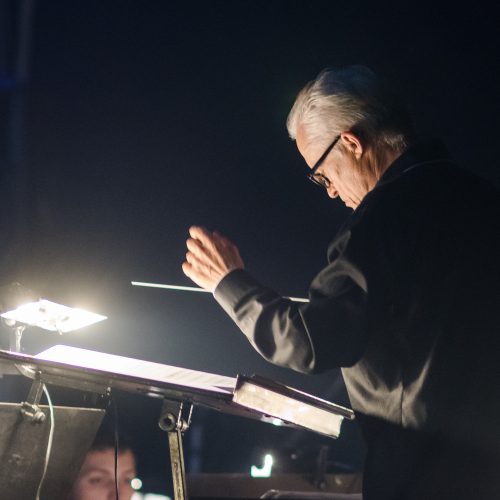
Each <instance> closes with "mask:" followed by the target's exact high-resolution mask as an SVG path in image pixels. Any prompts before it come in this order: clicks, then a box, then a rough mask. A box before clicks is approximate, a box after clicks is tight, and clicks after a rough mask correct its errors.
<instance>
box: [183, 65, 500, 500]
mask: <svg viewBox="0 0 500 500" xmlns="http://www.w3.org/2000/svg"><path fill="white" fill-rule="evenodd" d="M287 125H288V130H289V133H290V136H291V137H292V139H295V140H296V144H297V147H298V149H299V151H300V153H301V154H302V156H303V157H304V159H305V161H306V163H307V165H308V166H309V168H310V170H309V172H308V177H309V178H310V179H311V180H312V181H313V182H315V183H316V184H319V185H320V186H322V187H323V188H325V189H326V191H327V193H328V195H329V196H330V197H332V198H336V197H339V198H340V199H341V200H342V201H343V202H344V203H345V204H346V205H347V206H348V207H351V208H352V209H353V212H352V214H351V215H350V217H349V218H348V220H347V221H346V223H345V224H344V226H343V227H342V228H341V230H340V231H339V232H338V234H337V236H336V237H335V238H334V240H333V241H332V243H331V245H330V247H329V249H328V264H327V265H326V266H325V268H324V269H323V270H321V271H320V272H319V274H318V275H317V276H316V277H315V278H314V280H313V281H312V284H311V286H310V290H309V299H310V300H309V303H307V304H300V305H299V304H297V303H294V302H291V301H289V300H287V299H285V298H282V297H280V296H279V295H278V294H277V293H275V292H274V291H273V290H272V289H270V288H267V287H265V286H263V285H261V284H260V283H259V282H258V281H257V280H256V279H255V278H254V277H253V276H252V275H251V274H250V273H248V272H247V271H246V270H244V265H243V262H242V260H241V257H240V255H239V252H238V249H237V248H236V247H235V246H234V245H233V244H232V243H231V242H230V241H229V240H227V239H226V238H224V237H222V236H221V235H220V234H218V233H211V232H208V231H207V230H205V229H203V228H200V227H192V228H191V229H190V239H189V240H188V241H187V247H188V252H187V257H186V261H187V262H185V263H184V264H183V270H184V272H185V274H186V275H187V276H189V277H190V278H191V279H192V280H193V281H195V282H196V283H197V284H198V285H200V286H202V287H204V288H206V289H209V290H212V291H213V292H214V296H215V299H216V300H217V301H218V302H219V303H220V305H221V306H222V307H223V308H224V310H225V311H226V312H227V313H228V314H229V315H230V316H231V318H232V319H233V320H234V321H235V322H236V324H237V325H238V326H239V327H240V329H241V330H242V331H243V333H244V334H245V335H246V336H247V338H248V339H249V341H250V342H251V344H252V345H253V346H254V347H255V348H256V349H257V350H258V351H259V352H260V353H261V354H262V355H263V356H264V357H265V358H266V359H268V360H269V361H271V362H273V363H276V364H279V365H281V366H286V367H290V368H292V369H295V370H298V371H301V372H305V373H314V372H321V371H324V370H328V369H330V368H333V367H341V368H342V373H343V376H344V380H345V383H346V387H347V390H348V393H349V397H350V401H351V404H352V407H353V409H354V410H355V412H356V414H357V419H358V422H359V424H360V426H361V428H362V432H363V435H364V437H365V440H366V444H367V457H366V464H365V470H364V491H363V495H364V499H365V500H374V499H384V500H392V499H394V500H402V499H422V500H427V499H434V498H435V499H440V500H443V499H452V498H453V499H458V498H460V499H465V498H474V499H479V498H481V499H491V498H498V497H499V495H500V489H499V483H500V480H499V479H498V478H499V477H500V467H499V465H500V460H499V450H500V431H499V428H500V425H499V423H498V422H499V421H500V413H499V410H500V342H499V339H500V335H499V334H498V328H499V326H498V325H499V323H500V321H499V320H500V303H499V292H498V290H499V285H500V279H499V266H498V263H497V259H498V257H499V256H500V248H499V243H498V236H499V235H500V230H499V229H500V228H499V222H498V215H499V214H500V210H499V208H500V205H499V193H498V191H497V190H495V189H494V188H493V187H491V186H489V185H488V184H487V183H485V182H484V181H482V180H481V179H479V178H477V177H476V176H474V175H472V174H470V173H468V172H466V171H465V170H462V169H461V168H459V167H458V166H457V165H456V164H455V163H454V161H453V160H452V159H451V158H450V156H449V155H448V153H447V152H446V149H445V148H444V146H443V145H442V144H441V143H440V142H439V141H436V140H431V141H420V140H417V138H416V134H415V132H414V129H413V126H412V122H411V120H410V119H409V117H408V114H407V113H406V111H405V109H404V108H403V107H402V106H401V105H400V104H399V103H398V101H397V100H396V99H395V98H394V96H393V94H392V93H391V91H390V89H389V88H388V87H387V85H386V84H385V83H384V82H382V81H381V80H380V79H379V78H378V77H377V76H376V75H374V74H373V73H372V72H371V71H370V70H368V69H367V68H364V67H360V66H354V67H350V68H345V69H341V70H326V71H324V72H322V73H321V74H320V75H319V76H318V77H317V79H316V80H314V81H312V82H310V83H309V84H308V85H306V87H305V88H304V89H303V90H302V91H301V92H300V94H299V95H298V97H297V99H296V102H295V104H294V106H293V108H292V110H291V112H290V115H289V117H288V122H287Z"/></svg>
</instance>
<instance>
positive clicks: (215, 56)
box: [0, 0, 500, 489]
mask: <svg viewBox="0 0 500 500" xmlns="http://www.w3.org/2000/svg"><path fill="white" fill-rule="evenodd" d="M496 30H497V27H496V23H495V19H494V16H492V15H490V11H489V10H488V9H487V8H486V6H484V7H483V6H481V4H480V3H475V4H474V9H471V8H467V9H465V8H463V9H462V10H460V9H458V8H457V7H456V6H455V7H453V9H450V8H447V7H445V6H428V5H425V4H424V3H419V5H418V6H414V7H408V6H406V5H403V3H400V4H395V5H387V4H384V5H380V4H376V3H374V2H364V3H359V2H353V3H346V2H332V1H308V2H306V1H296V2H285V1H253V2H223V1H210V2H204V3H202V4H201V5H199V4H198V3H197V2H196V3H195V2H186V3H182V4H181V3H174V2H166V1H158V0H149V1H148V2H141V1H138V0H135V1H131V0H122V1H120V2H113V1H110V0H104V1H102V0H101V1H96V0H89V1H86V2H63V1H59V0H50V1H48V0H40V1H38V3H37V4H36V11H35V18H34V32H33V40H32V54H31V63H32V68H31V77H30V79H29V81H28V83H27V85H26V86H24V87H23V88H22V89H21V90H20V96H21V101H20V102H21V104H22V113H21V116H22V118H23V123H22V128H21V131H22V134H21V136H20V137H19V138H18V140H17V142H16V143H15V144H12V140H11V139H9V130H10V127H11V126H12V116H11V114H9V113H10V112H11V111H9V110H12V108H10V107H9V106H11V105H12V100H13V98H14V93H13V92H12V91H10V90H5V89H4V90H3V91H1V93H0V96H1V101H0V102H1V103H2V108H1V109H2V116H1V117H0V119H1V120H2V128H1V132H2V134H3V138H2V141H3V144H7V145H8V146H10V147H13V148H14V151H15V152H16V153H17V155H18V157H17V159H14V160H13V159H12V157H8V155H6V154H4V155H3V156H4V160H3V162H4V164H5V168H4V169H3V172H4V175H3V189H4V191H6V194H5V195H4V197H3V200H2V201H3V210H2V220H3V225H4V228H5V229H4V235H5V236H4V242H5V244H4V250H3V252H4V253H5V254H9V255H8V256H6V257H5V258H4V262H5V263H7V264H5V265H4V267H5V268H6V269H7V270H6V271H5V276H8V278H7V277H6V278H5V279H6V280H7V279H8V280H11V279H17V280H19V281H21V282H22V283H24V284H26V285H28V286H30V287H31V288H33V289H35V290H37V291H38V292H39V293H40V294H41V295H43V296H44V297H46V298H49V299H52V300H56V301H60V302H62V303H65V304H68V305H79V306H82V307H86V308H88V309H89V310H92V311H95V312H99V313H102V314H106V315H108V316H109V319H108V320H107V321H106V322H104V323H102V324H100V325H96V326H94V327H90V328H87V329H85V330H82V331H79V332H74V333H71V334H68V335H66V336H65V337H63V338H62V339H60V338H56V337H55V336H51V335H45V334H43V335H40V333H39V332H27V334H26V335H25V349H26V350H27V351H28V352H35V351H38V350H40V349H42V348H44V347H47V346H49V345H52V344H54V343H60V342H63V343H67V344H72V345H77V346H81V347H86V348H91V349H96V350H101V351H105V352H111V353H116V354H123V355H127V356H133V357H137V358H142V359H147V360H151V361H158V362H163V363H167V364H172V365H179V366H185V367H189V368H193V369H198V370H205V371H211V372H216V373H221V374H225V375H235V374H236V373H254V372H257V373H260V374H263V375H267V376H270V377H273V378H276V379H278V380H281V381H283V382H286V383H289V384H292V385H295V386H297V387H299V388H303V389H305V390H308V391H310V392H313V393H314V394H317V395H320V396H324V397H328V398H329V399H332V400H335V401H338V402H341V403H345V402H346V399H345V394H344V389H343V386H342V383H341V380H340V378H339V374H338V373H337V372H331V373H328V374H325V375H322V376H319V377H312V378H311V377H305V376H303V375H300V374H294V373H291V372H289V371H287V370H284V369H281V368H277V367H273V366H271V365H269V364H267V363H266V362H265V361H263V360H262V359H261V358H260V357H259V356H258V355H257V354H256V353H255V352H254V351H253V350H252V349H251V347H250V346H249V345H248V343H247V341H246V340H245V339H244V337H243V336H242V335H241V334H240V333H239V332H238V331H237V329H236V327H234V326H233V325H232V323H231V322H230V321H229V319H228V318H226V316H225V315H224V314H223V312H222V311H221V310H220V309H219V308H218V306H217V305H216V304H215V303H214V302H213V301H212V300H211V298H210V297H209V296H206V295H201V294H187V293H182V292H165V291H159V290H148V289H137V288H133V287H131V286H130V281H131V280H138V281H154V282H164V283H174V284H186V285H189V284H190V283H188V282H187V280H186V279H185V277H184V276H183V274H182V271H181V269H180V265H181V263H182V261H183V256H184V251H185V250H184V241H185V239H186V236H187V229H188V227H189V226H190V225H191V224H195V223H196V224H203V225H206V226H208V227H209V228H213V229H218V230H219V231H221V232H222V233H224V234H227V235H229V236H230V237H231V238H232V239H233V240H234V241H235V242H236V243H237V244H238V245H239V246H240V247H241V252H242V255H243V257H244V259H245V261H246V264H247V267H248V268H249V269H251V270H252V271H253V272H254V273H255V274H256V275H257V276H259V277H260V278H261V279H262V280H263V281H265V282H266V283H268V284H270V285H272V286H274V287H276V288H277V289H278V290H279V291H281V292H282V293H283V294H286V295H304V294H305V293H306V291H307V286H308V284H309V282H310V280H311V278H312V277H313V276H314V274H315V273H316V272H317V270H319V269H320V268H321V266H322V264H323V262H324V258H325V250H326V246H327V243H328V241H329V240H330V239H331V238H332V236H333V235H334V234H335V231H336V229H337V228H338V226H339V224H340V223H341V221H342V220H343V218H345V216H346V215H347V214H348V213H349V211H348V210H347V209H346V208H344V207H342V206H341V204H340V202H339V201H337V200H335V201H331V200H329V199H328V198H327V197H326V196H325V195H324V193H322V192H320V191H318V189H317V188H316V187H315V186H313V185H309V184H310V183H307V181H305V178H304V173H305V165H304V164H303V161H302V159H301V157H300V156H299V155H298V153H297V152H296V150H295V146H294V144H293V143H292V142H291V141H290V140H289V139H288V137H287V133H286V129H285V125H284V122H285V120H286V116H287V113H288V110H289V108H290V106H291V104H292V103H293V99H294V96H295V95H296V93H297V92H298V90H299V89H300V88H301V87H302V86H303V85H304V84H305V82H306V81H308V80H310V79H312V78H313V77H314V76H315V75H316V74H317V73H318V72H319V71H320V70H321V69H322V68H323V67H325V66H327V65H335V66H340V65H345V64H354V63H362V64H366V65H368V66H370V67H372V68H373V69H374V70H375V71H377V72H379V73H381V74H382V75H384V76H385V77H387V78H389V79H391V80H392V81H394V82H395V84H396V85H397V87H398V88H399V91H400V93H401V94H402V95H403V96H404V97H405V98H406V101H407V102H408V105H409V106H410V108H411V110H412V112H413V114H414V116H415V120H416V123H417V126H418V129H419V131H420V133H421V134H422V135H425V136H440V137H442V138H443V139H444V140H445V141H446V142H447V144H448V146H449V148H450V150H451V151H452V153H453V154H454V155H455V156H456V157H457V158H458V160H459V161H460V162H461V163H462V164H464V165H466V166H467V167H468V168H470V169H472V170H475V171H476V172H477V173H478V174H480V175H482V176H484V177H487V178H489V179H491V180H492V181H493V182H495V183H497V184H500V173H499V170H498V168H497V160H496V154H497V153H496V149H497V148H496V145H497V136H498V131H499V130H498V125H497V117H498V111H499V110H498V99H497V89H498V88H499V71H498V42H497V40H496V37H495V32H496ZM9 120H10V121H9ZM9 140H10V141H11V142H10V143H9V142H8V141H9ZM9 169H10V170H9ZM13 171H15V172H17V173H16V175H14V176H12V175H10V176H9V174H11V173H12V172H13ZM7 191H8V192H7ZM120 405H121V407H122V408H123V411H122V412H121V421H122V425H123V426H124V428H126V429H127V430H128V432H129V433H130V434H132V435H133V438H134V440H135V442H136V447H137V450H138V453H139V459H140V466H141V471H142V474H143V476H144V477H146V479H147V481H146V486H147V487H148V485H149V487H150V488H152V489H154V487H160V486H161V485H163V482H165V481H167V480H166V479H165V478H164V477H162V473H163V470H164V468H165V457H166V454H167V450H166V444H165V442H164V441H163V436H162V435H161V433H159V431H157V430H156V422H155V420H156V418H157V412H158V411H159V402H157V401H151V400H147V401H144V400H142V399H141V400H140V401H136V400H135V399H133V400H131V398H130V397H121V398H120ZM195 417H196V418H195V426H196V432H193V436H194V437H192V438H189V437H188V438H187V448H188V449H187V453H188V455H190V456H191V457H192V459H191V460H189V459H188V468H191V470H197V469H200V468H201V470H204V471H243V470H244V471H246V470H248V468H249V466H250V464H251V463H257V462H258V460H259V457H260V454H261V452H262V450H264V449H266V448H268V447H274V448H279V447H281V448H282V449H283V447H284V446H285V445H289V446H291V447H302V448H304V447H305V446H312V447H314V446H316V447H317V446H319V445H320V444H324V440H322V439H321V438H317V437H315V436H312V435H310V434H307V433H297V432H290V431H288V430H284V429H274V428H271V429H270V428H268V426H264V425H261V424H255V423H248V422H244V421H239V420H236V419H231V418H228V417H225V416H222V415H214V414H212V413H211V412H207V411H204V410H199V411H198V412H197V414H195ZM221 436H222V437H221ZM329 444H331V445H332V447H333V453H332V456H333V457H334V459H335V460H336V461H338V462H342V463H344V464H347V465H348V466H350V467H352V468H354V469H359V468H360V466H361V462H362V453H363V452H362V445H361V440H360V438H359V436H358V434H357V432H356V430H355V427H354V425H352V424H348V425H346V426H345V432H344V435H343V436H342V438H341V439H340V440H339V441H338V442H335V443H329ZM148 481H149V482H148ZM158 485H160V486H158Z"/></svg>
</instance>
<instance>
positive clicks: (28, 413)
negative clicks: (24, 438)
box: [21, 372, 45, 424]
mask: <svg viewBox="0 0 500 500" xmlns="http://www.w3.org/2000/svg"><path fill="white" fill-rule="evenodd" d="M35 376H36V378H35V380H33V383H32V384H31V389H30V392H29V394H28V398H27V401H24V402H23V403H21V414H22V415H23V417H26V418H28V419H31V420H32V421H33V422H34V423H36V424H41V423H42V422H43V421H44V420H45V413H44V412H43V411H42V410H41V409H40V407H39V406H38V404H39V403H40V398H41V397H42V393H43V382H42V381H41V380H40V372H37V373H36V375H35Z"/></svg>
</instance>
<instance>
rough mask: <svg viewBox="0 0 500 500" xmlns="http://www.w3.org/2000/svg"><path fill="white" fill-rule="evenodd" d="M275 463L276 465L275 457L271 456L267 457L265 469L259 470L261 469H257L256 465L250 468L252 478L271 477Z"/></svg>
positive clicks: (265, 458)
mask: <svg viewBox="0 0 500 500" xmlns="http://www.w3.org/2000/svg"><path fill="white" fill-rule="evenodd" d="M273 463H274V460H273V456H272V455H269V454H268V455H265V456H264V465H263V467H261V468H259V467H256V466H255V465H252V467H251V468H250V476H252V477H271V472H272V469H273Z"/></svg>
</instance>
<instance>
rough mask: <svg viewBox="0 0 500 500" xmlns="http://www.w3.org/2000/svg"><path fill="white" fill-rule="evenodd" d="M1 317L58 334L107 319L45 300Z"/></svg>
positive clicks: (24, 306) (21, 307) (23, 306)
mask: <svg viewBox="0 0 500 500" xmlns="http://www.w3.org/2000/svg"><path fill="white" fill-rule="evenodd" d="M1 316H2V318H5V319H9V320H13V321H16V322H18V323H24V324H26V325H30V326H38V327H39V328H43V329H44V330H50V331H52V332H60V333H66V332H71V331H73V330H78V329H79V328H83V327H84V326H89V325H92V324H93V323H97V322H98V321H103V320H105V319H107V317H106V316H102V315H100V314H95V313H91V312H88V311H84V310H83V309H76V308H73V307H67V306H63V305H61V304H56V303H55V302H50V301H49V300H45V299H42V300H39V301H38V302H30V303H28V304H24V305H22V306H20V307H18V308H17V309H13V310H12V311H7V312H5V313H3V314H2V315H1Z"/></svg>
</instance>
